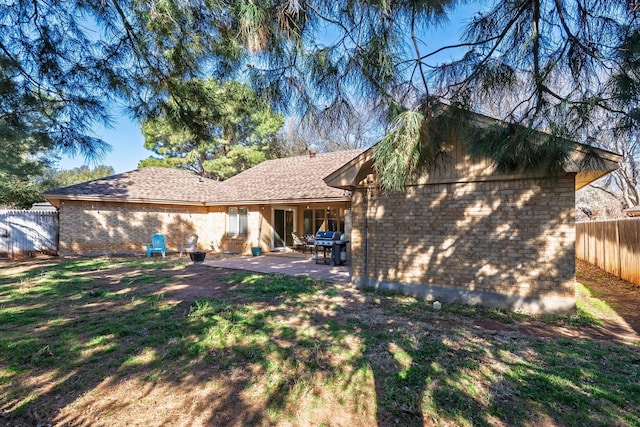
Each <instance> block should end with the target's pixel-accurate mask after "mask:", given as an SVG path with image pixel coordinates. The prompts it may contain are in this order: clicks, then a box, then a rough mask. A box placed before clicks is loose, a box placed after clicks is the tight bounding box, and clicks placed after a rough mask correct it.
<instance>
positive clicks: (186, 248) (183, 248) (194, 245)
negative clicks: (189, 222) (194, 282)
mask: <svg viewBox="0 0 640 427" xmlns="http://www.w3.org/2000/svg"><path fill="white" fill-rule="evenodd" d="M184 240H185V243H184V245H180V256H179V258H182V254H183V253H189V252H195V251H197V250H198V235H197V234H187V237H185V239H184Z"/></svg>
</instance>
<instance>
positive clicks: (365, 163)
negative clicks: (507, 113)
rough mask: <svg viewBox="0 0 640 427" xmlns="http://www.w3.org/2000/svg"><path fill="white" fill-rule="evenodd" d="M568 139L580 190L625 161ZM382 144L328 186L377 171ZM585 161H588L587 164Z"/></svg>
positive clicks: (570, 167) (484, 119) (349, 186)
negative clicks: (377, 153) (378, 149)
mask: <svg viewBox="0 0 640 427" xmlns="http://www.w3.org/2000/svg"><path fill="white" fill-rule="evenodd" d="M444 107H445V108H448V107H449V106H446V105H444ZM468 113H470V114H471V116H472V118H473V120H475V121H476V122H477V123H478V124H480V125H486V124H494V123H502V124H505V123H504V122H502V121H500V120H498V119H494V118H491V117H488V116H485V115H482V114H478V113H474V112H468ZM538 133H539V134H540V135H544V134H545V132H542V131H538ZM568 142H571V143H573V144H574V147H573V148H572V151H571V153H570V155H569V158H568V159H567V160H568V161H567V163H566V164H565V165H564V170H565V172H567V173H575V174H576V179H575V190H576V191H577V190H579V189H581V188H583V187H585V186H587V185H589V184H590V183H592V182H593V181H595V180H597V179H599V178H601V177H603V176H605V175H607V174H609V173H611V172H613V171H615V170H616V169H618V164H619V162H620V161H621V160H622V156H621V155H620V154H617V153H614V152H612V151H608V150H604V149H601V148H597V147H594V146H591V145H587V144H582V143H579V142H575V141H568ZM378 144H379V142H378V143H377V144H375V145H373V146H371V147H369V148H368V149H366V150H365V151H363V152H362V153H361V154H360V155H359V156H357V157H355V158H353V159H351V160H350V161H348V162H347V163H345V164H343V165H342V166H341V167H339V168H337V169H335V170H334V171H332V172H331V173H330V174H329V175H327V176H326V177H325V178H324V181H325V182H326V183H327V185H329V186H331V187H335V188H339V189H342V190H353V189H354V188H356V186H357V185H358V184H359V183H360V182H361V181H362V180H363V179H365V178H366V177H367V176H368V175H369V174H371V173H373V172H374V168H373V165H374V161H375V159H374V158H375V147H376V145H378ZM594 155H596V156H597V157H598V161H594V162H585V160H586V159H591V158H592V157H593V156H594ZM585 163H587V165H586V166H585ZM467 178H469V177H467ZM476 178H479V179H482V178H481V177H480V175H478V176H476Z"/></svg>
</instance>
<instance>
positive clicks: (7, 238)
mask: <svg viewBox="0 0 640 427" xmlns="http://www.w3.org/2000/svg"><path fill="white" fill-rule="evenodd" d="M37 252H44V253H57V252H58V212H55V211H24V210H0V258H22V257H29V256H33V255H35V253H37Z"/></svg>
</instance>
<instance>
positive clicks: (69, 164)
mask: <svg viewBox="0 0 640 427" xmlns="http://www.w3.org/2000/svg"><path fill="white" fill-rule="evenodd" d="M478 9H479V7H478V4H477V3H475V2H470V4H466V5H463V6H462V7H459V8H457V9H456V11H455V13H453V14H451V16H450V20H449V22H448V23H447V24H444V25H443V26H442V28H439V29H434V30H433V31H432V32H431V33H430V34H428V35H426V36H425V39H426V40H429V41H430V40H433V41H434V43H433V44H430V43H429V42H428V41H427V43H428V44H430V46H428V48H430V49H435V48H437V47H440V46H444V45H448V44H455V43H456V42H457V40H458V38H459V36H460V33H461V31H462V28H463V26H464V25H465V24H466V23H468V22H469V19H470V17H471V16H472V15H473V13H475V12H477V11H478ZM425 52H426V50H425V51H423V53H425ZM442 59H443V60H445V59H449V58H447V57H446V55H443V58H442ZM95 136H97V137H98V138H101V139H102V140H104V141H106V142H107V143H108V144H109V145H110V146H111V151H110V152H109V153H108V154H107V155H106V156H105V157H104V158H103V159H98V160H97V161H94V162H87V161H86V160H85V159H84V157H82V156H76V157H69V156H64V157H62V159H61V160H60V162H59V163H58V166H57V169H72V168H75V167H78V166H82V165H85V164H86V165H87V166H89V167H94V166H97V165H106V166H112V167H113V168H114V170H115V172H116V173H122V172H127V171H130V170H133V169H136V168H137V167H138V162H139V161H140V160H143V159H146V158H147V157H149V156H151V155H153V154H154V153H153V152H152V151H149V150H147V149H145V148H144V147H143V141H144V138H143V136H142V132H141V131H140V125H139V123H137V122H134V121H132V120H131V119H130V118H129V117H128V116H127V115H126V114H123V113H120V114H118V113H116V112H114V122H113V126H112V127H111V128H104V127H101V128H98V129H96V131H95Z"/></svg>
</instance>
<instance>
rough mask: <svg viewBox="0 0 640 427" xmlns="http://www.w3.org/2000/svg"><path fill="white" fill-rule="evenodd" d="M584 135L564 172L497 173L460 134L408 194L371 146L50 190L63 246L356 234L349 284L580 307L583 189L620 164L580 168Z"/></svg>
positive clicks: (279, 241)
mask: <svg viewBox="0 0 640 427" xmlns="http://www.w3.org/2000/svg"><path fill="white" fill-rule="evenodd" d="M588 150H593V149H592V148H590V147H586V146H581V145H579V144H578V145H576V149H575V150H574V151H573V155H572V161H571V162H569V164H568V166H567V168H566V170H565V171H564V173H562V174H561V175H560V176H558V177H556V178H555V179H553V180H543V179H541V178H542V177H541V176H531V175H528V176H524V175H522V174H514V175H506V174H500V173H497V172H496V170H495V168H494V167H493V166H492V164H491V163H490V162H489V161H483V160H471V158H470V156H469V155H468V153H466V152H465V150H464V148H463V144H460V143H457V142H455V141H452V142H451V143H450V144H449V147H448V154H449V156H448V158H449V163H448V164H446V165H445V166H444V167H442V168H439V169H438V171H436V172H432V173H425V174H424V175H423V176H421V177H420V178H418V179H417V180H416V181H415V182H413V183H412V184H411V185H409V186H408V188H407V190H406V192H404V193H402V194H383V193H382V192H381V191H380V190H379V188H378V186H377V184H376V183H377V177H376V174H375V172H374V169H373V166H372V165H373V148H370V149H368V150H365V151H363V150H351V151H344V152H336V153H326V154H318V155H315V156H298V157H291V158H285V159H277V160H269V161H266V162H263V163H261V164H259V165H257V166H255V167H253V168H251V169H249V170H247V171H245V172H243V173H240V174H238V175H236V176H234V177H233V178H230V179H228V180H227V181H224V182H215V181H211V180H208V179H204V178H199V177H197V176H195V175H193V174H190V173H187V172H184V171H179V170H172V169H162V168H143V169H140V170H135V171H132V172H127V173H123V174H120V175H114V176H111V177H107V178H103V179H99V180H95V181H91V182H88V183H83V184H78V185H74V186H70V187H65V188H61V189H58V190H54V191H51V192H49V193H46V194H45V197H46V198H47V199H48V200H49V201H50V202H51V203H52V204H53V205H55V206H56V207H58V208H59V210H60V245H59V247H60V252H61V254H74V253H77V254H98V253H132V252H138V253H141V251H142V245H143V244H144V243H147V242H148V239H149V236H150V235H151V234H153V233H155V232H161V233H163V234H165V236H166V237H167V245H168V249H169V250H177V249H178V246H179V244H180V243H181V242H183V241H184V237H185V236H186V234H189V233H197V234H198V235H199V246H200V248H201V249H205V250H215V251H225V252H237V253H249V252H250V248H251V247H253V246H260V247H261V248H262V250H263V251H278V250H286V249H288V248H290V247H291V246H292V241H291V233H292V232H293V233H296V234H298V235H305V234H315V232H317V231H318V230H338V231H342V232H344V233H346V234H347V236H349V238H350V240H351V259H352V268H353V271H352V281H353V283H354V284H355V285H356V286H359V287H371V288H376V289H381V290H390V291H397V292H402V293H405V294H409V295H415V296H418V297H422V298H427V299H438V300H440V301H443V302H460V303H470V304H482V305H487V306H497V307H504V308H509V309H522V310H525V311H528V312H571V311H573V310H575V296H574V288H575V261H574V255H575V248H574V246H575V231H574V220H575V218H574V217H575V191H576V190H577V189H579V188H582V187H583V186H585V185H587V184H588V183H590V182H592V181H594V180H595V179H597V178H599V177H601V176H603V175H605V174H607V173H609V172H611V171H612V170H614V169H616V167H617V163H618V161H619V160H620V156H618V155H617V154H614V153H609V152H606V151H601V150H596V151H598V152H599V154H600V156H601V157H602V159H603V161H602V162H601V166H600V167H598V168H595V169H590V170H582V169H581V167H580V166H579V165H580V160H581V159H582V158H583V157H584V156H585V153H586V152H587V151H588Z"/></svg>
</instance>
